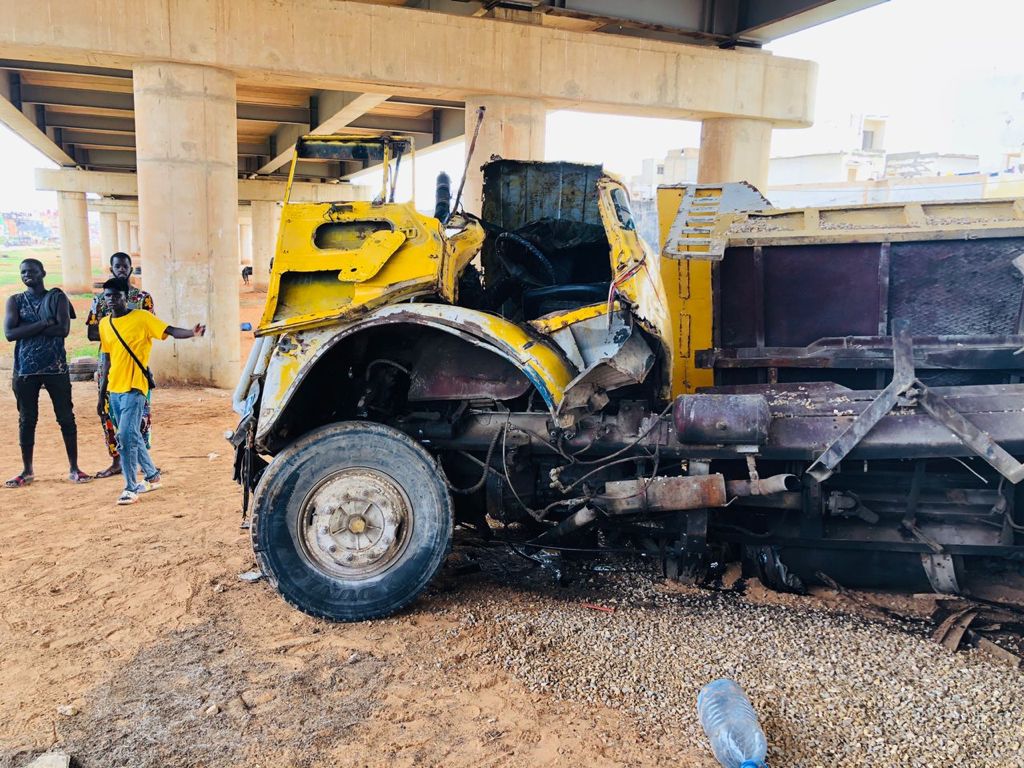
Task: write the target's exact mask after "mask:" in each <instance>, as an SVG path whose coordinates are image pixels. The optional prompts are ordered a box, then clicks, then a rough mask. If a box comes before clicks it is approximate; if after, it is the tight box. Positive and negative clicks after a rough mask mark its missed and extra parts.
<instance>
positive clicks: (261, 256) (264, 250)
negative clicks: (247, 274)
mask: <svg viewBox="0 0 1024 768" xmlns="http://www.w3.org/2000/svg"><path fill="white" fill-rule="evenodd" d="M280 215H281V214H280V209H279V208H278V206H277V203H274V202H270V201H267V200H253V201H252V282H253V287H254V288H255V289H256V290H257V291H265V290H267V285H268V283H269V282H270V262H271V260H273V258H274V250H275V249H276V248H277V228H278V225H279V222H280Z"/></svg>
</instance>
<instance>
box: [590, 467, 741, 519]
mask: <svg viewBox="0 0 1024 768" xmlns="http://www.w3.org/2000/svg"><path fill="white" fill-rule="evenodd" d="M601 502H602V506H603V507H604V508H605V511H606V512H608V513H609V514H615V515H625V514H630V513H633V512H668V511H674V510H685V509H701V508H704V507H722V506H725V502H726V495H725V478H723V477H722V475H691V476H688V477H656V478H654V479H653V480H647V479H641V480H617V481H614V482H610V483H606V484H605V487H604V494H603V496H602V497H601Z"/></svg>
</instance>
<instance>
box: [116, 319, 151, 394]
mask: <svg viewBox="0 0 1024 768" xmlns="http://www.w3.org/2000/svg"><path fill="white" fill-rule="evenodd" d="M107 321H108V322H109V323H110V330H112V331H113V332H114V335H115V336H117V340H118V341H120V342H121V346H122V347H124V351H125V352H127V353H128V354H129V355H131V358H132V360H134V361H135V364H136V365H137V366H139V370H140V371H142V375H143V376H145V377H146V378H147V379H148V378H149V375H150V374H149V368H147V367H146V366H144V365H143V364H142V363H140V362H139V358H137V357H136V356H135V353H134V352H132V348H131V347H129V346H128V344H127V342H126V341H125V340H124V339H123V338H121V334H120V333H118V332H117V326H115V325H114V316H113V315H109V316H108V317H107Z"/></svg>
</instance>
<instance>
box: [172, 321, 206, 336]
mask: <svg viewBox="0 0 1024 768" xmlns="http://www.w3.org/2000/svg"><path fill="white" fill-rule="evenodd" d="M164 333H166V334H167V335H168V336H171V337H173V338H175V339H191V338H195V337H196V336H203V335H205V334H206V326H205V325H202V324H201V323H196V325H195V327H194V328H175V327H174V326H173V325H168V326H167V330H166V331H164Z"/></svg>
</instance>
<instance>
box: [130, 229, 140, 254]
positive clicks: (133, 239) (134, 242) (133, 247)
mask: <svg viewBox="0 0 1024 768" xmlns="http://www.w3.org/2000/svg"><path fill="white" fill-rule="evenodd" d="M140 252H141V248H140V245H139V222H137V221H129V222H128V253H130V254H131V255H132V257H133V258H135V257H137V256H138V255H139V253H140Z"/></svg>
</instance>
